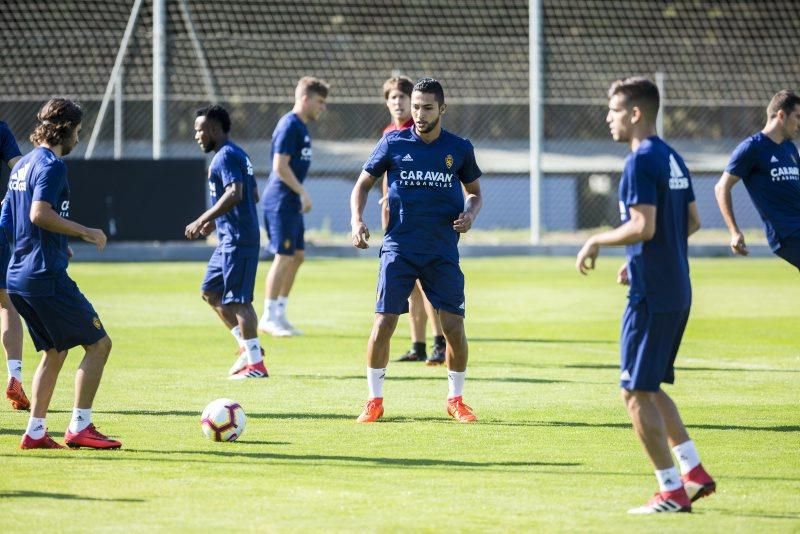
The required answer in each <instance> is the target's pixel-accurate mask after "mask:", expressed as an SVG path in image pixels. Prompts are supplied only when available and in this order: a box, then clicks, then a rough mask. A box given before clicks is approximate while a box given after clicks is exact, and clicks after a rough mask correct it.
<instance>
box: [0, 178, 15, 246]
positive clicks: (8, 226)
mask: <svg viewBox="0 0 800 534" xmlns="http://www.w3.org/2000/svg"><path fill="white" fill-rule="evenodd" d="M9 193H10V190H8V191H6V196H5V198H4V199H3V208H2V211H0V228H2V230H3V236H4V237H5V239H6V241H8V242H11V241H12V239H11V236H12V235H13V234H14V225H13V223H12V218H11V208H10V207H9V204H10V202H9V201H8V195H9Z"/></svg>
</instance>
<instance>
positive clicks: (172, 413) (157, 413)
mask: <svg viewBox="0 0 800 534" xmlns="http://www.w3.org/2000/svg"><path fill="white" fill-rule="evenodd" d="M48 413H69V414H71V413H72V410H50V411H49V412H48ZM94 413H95V414H109V415H134V416H144V417H151V416H154V417H196V418H197V420H198V421H200V412H198V411H196V410H96V411H94ZM246 414H247V418H248V419H321V420H329V419H348V420H349V419H352V420H354V421H355V418H356V416H357V415H358V414H355V415H354V414H347V415H344V414H338V413H257V412H246ZM4 430H5V429H0V434H3V433H5V432H4ZM8 433H9V434H15V433H17V434H20V436H21V435H22V434H21V433H20V432H8ZM276 443H278V442H276Z"/></svg>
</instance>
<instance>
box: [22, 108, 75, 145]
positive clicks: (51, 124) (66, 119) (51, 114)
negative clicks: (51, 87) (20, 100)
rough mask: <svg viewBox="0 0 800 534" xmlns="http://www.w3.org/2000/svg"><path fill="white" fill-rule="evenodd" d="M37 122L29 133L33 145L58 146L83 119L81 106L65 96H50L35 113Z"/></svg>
mask: <svg viewBox="0 0 800 534" xmlns="http://www.w3.org/2000/svg"><path fill="white" fill-rule="evenodd" d="M36 119H37V120H38V121H39V124H37V125H36V128H35V129H34V130H33V133H32V134H31V137H30V139H31V143H33V144H34V145H37V146H38V145H41V144H47V145H49V146H58V145H60V144H62V143H63V142H64V140H65V139H67V138H68V137H69V136H71V135H72V132H73V130H74V129H75V128H77V127H78V125H79V124H80V123H81V120H82V119H83V108H81V106H80V105H78V103H77V102H73V101H72V100H69V99H67V98H61V97H58V98H51V99H50V100H48V101H47V103H46V104H45V105H44V106H42V109H40V110H39V113H38V114H37V115H36Z"/></svg>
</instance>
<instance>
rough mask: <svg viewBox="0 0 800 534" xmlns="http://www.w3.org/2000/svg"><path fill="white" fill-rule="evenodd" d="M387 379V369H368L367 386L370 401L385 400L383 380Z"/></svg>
mask: <svg viewBox="0 0 800 534" xmlns="http://www.w3.org/2000/svg"><path fill="white" fill-rule="evenodd" d="M384 378H386V368H385V367H384V368H383V369H373V368H371V367H367V386H368V387H369V398H370V399H382V398H383V379H384Z"/></svg>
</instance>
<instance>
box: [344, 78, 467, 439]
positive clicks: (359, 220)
mask: <svg viewBox="0 0 800 534" xmlns="http://www.w3.org/2000/svg"><path fill="white" fill-rule="evenodd" d="M446 109H447V105H446V104H445V102H444V90H443V89H442V86H441V84H440V83H439V82H438V81H436V80H434V79H432V78H423V79H421V80H419V81H418V82H417V83H416V85H414V90H413V91H412V93H411V116H412V118H413V119H414V127H413V128H408V129H405V130H398V131H395V132H391V133H388V134H386V135H385V136H383V138H382V139H381V140H380V141H379V142H378V144H377V146H376V147H375V149H374V150H373V151H372V155H371V156H370V158H369V160H368V161H367V163H366V164H365V165H364V170H363V171H362V172H361V175H360V176H359V177H358V181H357V182H356V185H355V187H354V188H353V192H352V194H351V196H350V211H351V223H350V224H351V228H352V234H351V237H352V240H353V245H354V246H356V247H358V248H367V247H368V240H369V229H368V228H367V226H366V224H364V221H363V217H362V216H363V213H364V206H365V205H366V202H367V195H368V193H369V190H370V189H371V188H372V186H374V185H375V183H376V182H377V181H378V180H380V179H381V177H382V176H383V174H384V173H387V180H388V183H389V194H388V202H389V225H388V227H387V229H386V235H385V236H384V240H383V246H382V247H381V254H380V271H379V275H378V301H377V303H376V305H375V318H374V323H373V326H372V334H371V335H370V338H369V341H368V343H367V385H368V388H369V399H368V401H367V403H366V405H365V406H364V411H363V413H362V414H361V415H360V416H359V417H358V421H359V422H362V423H370V422H374V421H377V420H378V419H379V418H380V417H382V416H383V381H384V377H385V375H386V366H387V364H388V363H389V342H390V340H391V337H392V334H393V333H394V330H395V328H396V327H397V320H398V317H399V316H400V314H402V313H406V312H407V311H408V297H409V295H410V294H411V291H412V289H413V287H414V284H416V281H417V280H419V281H420V282H421V284H422V289H423V290H424V292H425V294H426V295H427V297H428V299H429V300H430V302H431V304H432V305H433V307H434V308H435V309H436V310H437V311H438V313H439V316H440V317H441V321H442V329H443V331H444V336H445V338H446V339H447V355H446V356H447V368H448V379H449V391H448V396H447V413H448V414H449V415H450V416H451V417H453V418H455V419H456V420H457V421H459V422H462V423H471V422H474V421H475V420H476V417H475V414H474V413H473V411H472V409H471V408H470V407H469V406H467V405H466V404H465V403H464V401H463V399H462V391H463V388H464V380H465V378H466V370H467V359H468V345H467V336H466V333H465V331H464V313H465V309H466V304H465V300H464V275H463V273H462V272H461V268H460V266H459V263H458V261H459V255H458V239H459V234H462V233H464V232H467V231H468V230H469V229H470V228H471V227H472V224H473V222H474V221H475V218H476V217H477V215H478V212H479V211H480V209H481V204H482V197H481V189H480V182H479V180H478V178H479V177H480V175H481V171H480V169H479V168H478V164H477V163H476V161H475V151H474V149H473V147H472V144H471V143H470V142H469V141H468V140H466V139H463V138H461V137H458V136H456V135H453V134H452V133H450V132H448V131H446V130H444V129H443V128H442V124H441V118H442V115H443V114H444V113H445V111H446ZM462 184H463V187H464V189H465V190H466V192H467V197H466V199H465V198H464V193H463V191H462ZM401 212H402V213H403V216H402V217H400V213H401Z"/></svg>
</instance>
